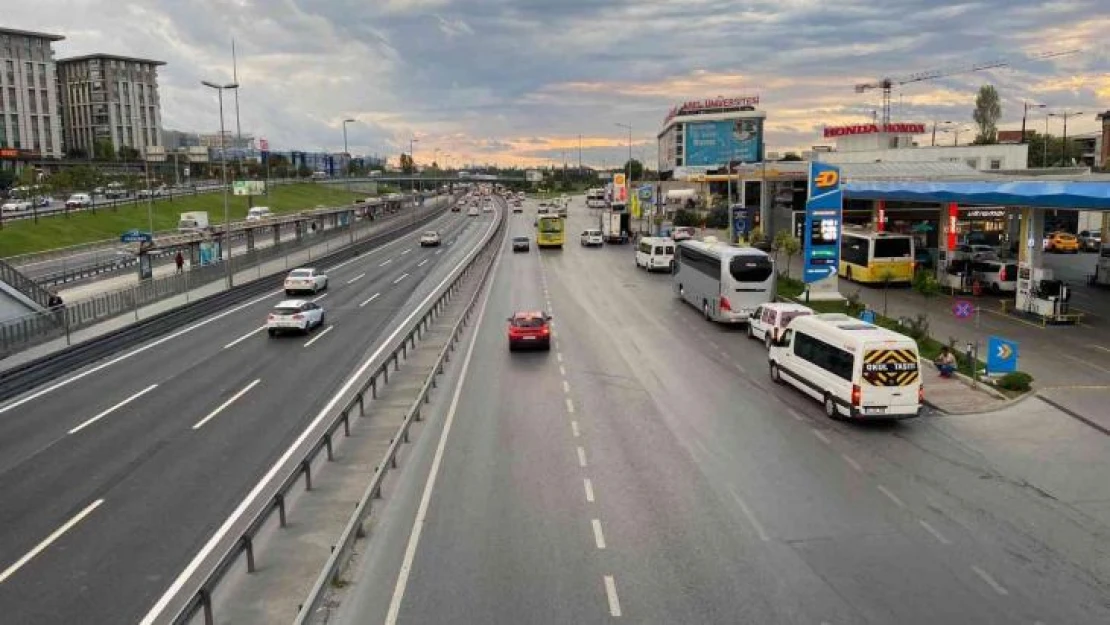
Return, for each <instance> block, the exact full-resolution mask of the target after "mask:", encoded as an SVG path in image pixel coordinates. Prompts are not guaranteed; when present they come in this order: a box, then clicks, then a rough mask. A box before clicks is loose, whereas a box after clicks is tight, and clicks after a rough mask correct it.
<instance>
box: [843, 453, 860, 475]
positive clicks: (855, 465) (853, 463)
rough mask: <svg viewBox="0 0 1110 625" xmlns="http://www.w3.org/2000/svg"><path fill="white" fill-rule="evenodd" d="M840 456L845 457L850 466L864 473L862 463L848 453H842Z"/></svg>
mask: <svg viewBox="0 0 1110 625" xmlns="http://www.w3.org/2000/svg"><path fill="white" fill-rule="evenodd" d="M840 457H841V458H843V459H844V462H847V463H848V466H850V467H852V468H853V469H855V470H856V472H857V473H863V467H861V466H860V464H859V463H858V462H856V459H855V458H853V457H851V456H849V455H848V454H840Z"/></svg>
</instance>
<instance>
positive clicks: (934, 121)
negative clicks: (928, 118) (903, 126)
mask: <svg viewBox="0 0 1110 625" xmlns="http://www.w3.org/2000/svg"><path fill="white" fill-rule="evenodd" d="M938 123H939V124H951V123H952V122H950V121H943V122H938V121H936V120H935V119H934V120H933V143H932V145H933V147H936V145H937V124H938ZM1024 135H1025V133H1024V131H1023V132H1022V136H1024Z"/></svg>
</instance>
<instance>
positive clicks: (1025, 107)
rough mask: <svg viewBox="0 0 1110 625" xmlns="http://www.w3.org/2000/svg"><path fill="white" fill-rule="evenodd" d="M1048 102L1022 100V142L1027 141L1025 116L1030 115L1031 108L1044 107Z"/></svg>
mask: <svg viewBox="0 0 1110 625" xmlns="http://www.w3.org/2000/svg"><path fill="white" fill-rule="evenodd" d="M1045 106H1047V105H1046V104H1030V103H1029V101H1028V100H1022V101H1021V109H1022V110H1021V142H1022V143H1023V144H1024V143H1026V139H1025V118H1026V117H1028V116H1029V109H1043V108H1044V107H1045Z"/></svg>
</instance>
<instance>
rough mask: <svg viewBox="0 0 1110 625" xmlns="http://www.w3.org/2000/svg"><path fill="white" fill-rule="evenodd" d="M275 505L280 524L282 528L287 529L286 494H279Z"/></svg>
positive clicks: (275, 497) (275, 499)
mask: <svg viewBox="0 0 1110 625" xmlns="http://www.w3.org/2000/svg"><path fill="white" fill-rule="evenodd" d="M274 503H275V504H277V509H278V523H279V524H280V525H281V526H282V527H285V494H284V493H278V494H276V495H274Z"/></svg>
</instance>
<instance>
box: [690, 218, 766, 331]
mask: <svg viewBox="0 0 1110 625" xmlns="http://www.w3.org/2000/svg"><path fill="white" fill-rule="evenodd" d="M675 252H676V254H675V259H674V260H675V269H674V286H675V293H676V294H677V295H678V297H681V298H682V299H684V300H686V302H687V303H688V304H690V305H691V306H693V307H695V308H697V309H698V310H700V311H702V314H703V315H705V318H706V319H707V320H709V321H718V322H722V323H747V322H748V318H749V316H750V315H751V313H752V311H754V310H755V309H756V308H759V306H760V305H762V304H766V303H767V302H772V301H774V299H775V264H774V262H773V261H772V260H771V257H770V256H768V255H767V253H766V252H764V251H762V250H758V249H755V248H754V247H734V246H731V245H728V244H726V243H721V242H719V241H717V240H716V239H715V238H713V237H706V239H705V240H704V241H693V240H687V241H681V242H679V243H678V245H677V246H676V249H675Z"/></svg>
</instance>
